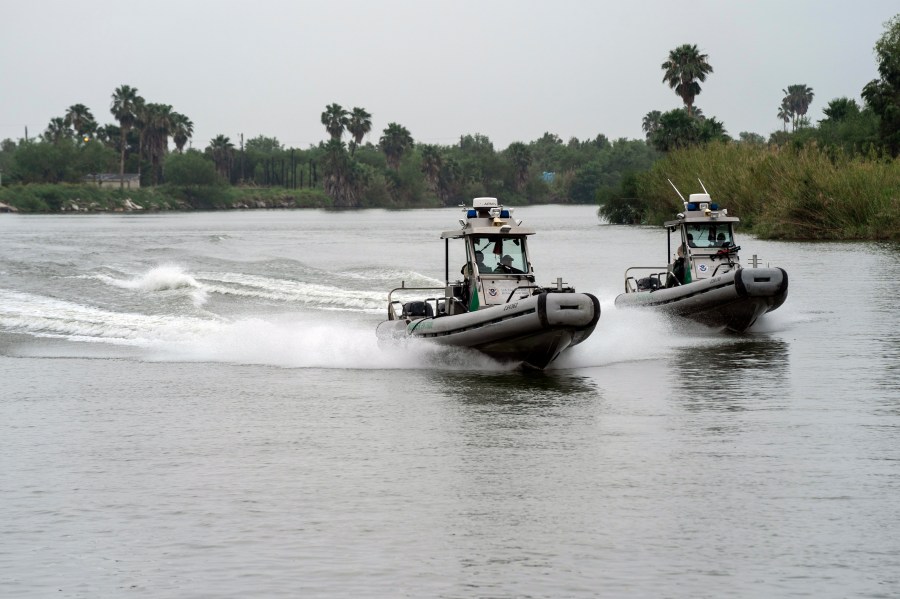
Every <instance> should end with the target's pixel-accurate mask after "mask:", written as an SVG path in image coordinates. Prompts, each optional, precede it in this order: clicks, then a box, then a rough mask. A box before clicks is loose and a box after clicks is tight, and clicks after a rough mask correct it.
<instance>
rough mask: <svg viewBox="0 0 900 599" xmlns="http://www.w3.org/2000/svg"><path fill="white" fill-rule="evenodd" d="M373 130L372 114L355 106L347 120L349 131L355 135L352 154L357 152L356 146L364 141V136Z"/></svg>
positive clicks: (351, 147)
mask: <svg viewBox="0 0 900 599" xmlns="http://www.w3.org/2000/svg"><path fill="white" fill-rule="evenodd" d="M371 130H372V115H371V114H369V113H368V112H366V111H365V109H363V108H358V107H355V108H354V109H353V112H351V113H350V118H349V120H348V121H347V131H349V132H350V135H352V136H353V141H352V142H350V155H351V156H352V155H353V154H354V153H355V152H356V147H357V146H358V145H359V144H361V143H362V140H363V137H365V136H366V134H367V133H368V132H369V131H371Z"/></svg>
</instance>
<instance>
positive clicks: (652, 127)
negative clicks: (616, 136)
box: [641, 110, 662, 141]
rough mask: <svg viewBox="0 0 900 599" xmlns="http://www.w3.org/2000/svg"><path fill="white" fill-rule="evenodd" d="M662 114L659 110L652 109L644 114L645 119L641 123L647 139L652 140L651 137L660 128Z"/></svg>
mask: <svg viewBox="0 0 900 599" xmlns="http://www.w3.org/2000/svg"><path fill="white" fill-rule="evenodd" d="M661 116H662V113H661V112H660V111H658V110H651V111H650V112H648V113H647V115H646V116H644V121H643V123H641V128H642V129H643V130H644V137H646V138H647V141H650V138H651V137H652V136H653V134H654V133H655V132H656V130H657V129H659V117H661Z"/></svg>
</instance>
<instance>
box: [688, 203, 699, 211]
mask: <svg viewBox="0 0 900 599" xmlns="http://www.w3.org/2000/svg"><path fill="white" fill-rule="evenodd" d="M696 209H697V203H696V202H688V210H696Z"/></svg>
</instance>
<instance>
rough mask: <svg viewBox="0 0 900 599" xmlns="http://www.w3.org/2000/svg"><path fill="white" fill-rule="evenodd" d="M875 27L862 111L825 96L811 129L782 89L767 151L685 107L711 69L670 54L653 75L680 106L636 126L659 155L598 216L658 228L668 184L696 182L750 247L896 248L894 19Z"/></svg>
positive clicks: (899, 208)
mask: <svg viewBox="0 0 900 599" xmlns="http://www.w3.org/2000/svg"><path fill="white" fill-rule="evenodd" d="M885 27H886V31H885V33H884V35H882V37H881V38H880V39H879V40H878V42H877V43H876V45H875V52H876V55H877V56H878V60H879V69H878V71H879V74H880V75H881V78H880V79H877V80H874V81H872V82H870V83H869V84H867V85H866V87H865V88H864V89H863V90H862V94H861V95H862V98H863V99H864V101H865V106H863V107H860V105H859V104H857V102H856V101H855V100H853V99H850V98H836V99H834V100H831V101H830V102H829V103H828V106H827V107H826V108H825V109H824V110H823V113H824V114H825V118H824V119H822V120H821V121H819V123H818V126H813V125H812V124H811V123H810V121H809V119H808V118H807V117H806V114H807V112H808V110H809V106H810V104H811V103H812V101H813V98H814V97H815V94H814V91H813V89H812V88H811V87H809V86H808V85H806V84H793V85H788V86H787V87H786V88H785V89H784V90H783V92H784V97H783V98H782V101H781V105H780V107H779V109H778V113H777V118H778V119H779V121H781V122H782V130H781V131H775V132H774V133H772V134H771V136H770V137H769V140H768V142H766V141H765V139H764V138H763V137H762V136H760V135H758V134H755V133H750V132H741V133H740V134H739V136H738V140H737V141H732V140H731V138H730V137H729V136H728V135H727V134H726V132H725V128H724V125H723V124H722V123H720V122H718V121H716V120H715V119H714V118H706V117H705V116H704V115H703V111H702V110H700V109H699V108H697V107H695V106H694V105H693V101H694V98H695V96H696V95H697V94H699V93H700V87H699V84H697V81H704V80H705V77H706V74H708V73H712V67H710V66H709V63H708V62H707V56H706V55H704V54H700V53H699V51H698V50H697V48H696V46H690V45H687V44H685V45H683V46H680V47H678V48H676V49H675V50H673V51H672V52H671V53H670V54H669V60H668V61H666V62H665V63H663V65H662V68H663V70H664V71H665V76H664V78H663V81H664V82H666V83H668V84H669V85H670V86H671V87H672V88H674V89H675V91H676V93H677V94H678V95H679V96H680V97H681V98H682V100H683V102H684V106H685V108H684V109H681V108H679V109H676V110H672V111H669V112H661V111H659V110H654V111H651V112H649V113H647V115H646V116H645V117H644V120H643V129H644V132H645V134H646V137H647V142H648V143H649V144H651V145H652V146H654V147H655V148H656V149H658V150H659V151H660V152H664V153H665V156H664V158H662V160H660V161H658V162H656V163H655V164H654V165H653V166H652V168H650V169H649V170H648V171H646V172H640V173H636V174H633V175H630V176H628V177H627V178H625V179H624V180H623V182H622V187H621V191H620V193H619V194H618V195H614V196H612V197H606V198H603V197H599V198H598V199H599V201H600V204H601V206H600V210H599V212H600V214H601V215H602V216H604V217H606V218H607V219H608V220H609V221H610V222H613V223H648V224H661V223H662V222H663V221H665V220H669V219H671V218H672V217H673V216H674V215H675V214H676V213H678V212H680V211H681V209H682V206H681V202H680V199H679V198H678V196H677V195H676V194H675V191H674V190H673V189H672V187H671V184H670V183H669V181H670V180H671V181H672V182H673V183H674V184H675V185H677V186H678V187H679V189H680V190H681V191H682V192H683V193H685V194H687V193H691V192H698V191H701V189H700V184H699V183H698V182H697V180H698V179H700V180H702V181H703V183H704V184H705V186H706V187H707V189H708V190H709V191H710V193H711V194H712V196H713V198H714V199H715V200H716V201H717V202H718V203H719V204H720V205H721V206H723V207H725V208H728V210H729V212H731V213H732V214H735V215H737V216H739V217H741V219H742V223H743V224H744V226H745V227H749V228H750V229H751V230H752V231H753V232H754V233H756V234H758V235H760V236H762V237H768V238H781V239H884V240H894V241H900V159H898V158H897V156H898V151H900V15H898V16H897V17H894V18H893V19H892V20H891V21H889V22H888V23H886V24H885ZM788 123H791V130H790V132H789V131H788V130H787V124H788Z"/></svg>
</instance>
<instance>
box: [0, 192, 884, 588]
mask: <svg viewBox="0 0 900 599" xmlns="http://www.w3.org/2000/svg"><path fill="white" fill-rule="evenodd" d="M460 216H461V213H458V212H457V210H456V209H442V210H412V211H383V210H368V211H357V212H325V211H312V210H310V211H246V212H227V213H226V212H213V213H189V214H143V215H93V216H72V215H69V216H21V215H0V397H2V399H0V594H2V596H4V597H85V598H95V597H121V596H123V595H126V594H128V595H131V596H146V597H178V598H184V597H385V598H388V597H390V598H394V597H447V598H450V597H542V598H544V597H546V598H559V597H621V596H639V597H724V596H734V597H897V596H900V310H898V307H897V294H896V287H897V282H898V281H900V260H898V258H900V248H898V246H897V245H896V244H887V245H884V244H874V243H818V244H814V243H776V242H766V241H761V240H757V239H754V238H752V237H749V236H740V235H739V238H738V243H740V244H741V245H742V247H743V251H742V256H743V258H744V261H745V262H746V261H747V259H748V258H749V257H750V255H751V254H757V255H758V256H759V257H760V259H761V261H762V263H763V264H770V265H772V266H781V267H783V268H785V269H786V270H787V272H788V274H789V276H790V291H789V296H788V299H787V302H786V303H785V305H784V306H782V307H781V308H780V309H779V310H778V311H776V312H774V313H772V314H769V315H766V316H764V317H763V318H762V319H761V320H760V321H759V322H758V323H757V325H755V327H754V328H753V329H751V331H750V332H749V333H747V334H744V335H729V334H718V333H717V334H712V333H710V332H708V331H705V330H703V329H701V328H698V327H695V326H690V325H685V324H684V323H679V322H670V321H668V320H666V319H665V318H663V317H660V316H657V315H654V314H651V313H644V312H634V311H630V312H629V311H624V310H616V309H615V308H614V306H613V303H612V302H613V299H614V297H615V295H616V294H617V293H619V290H620V289H621V287H622V277H623V272H624V270H625V268H626V267H628V266H633V265H653V264H658V263H662V262H664V260H665V256H666V248H665V233H664V232H663V231H662V230H661V229H655V228H640V227H618V226H609V225H606V224H604V223H602V222H600V221H599V220H598V219H597V217H596V214H595V211H594V209H593V208H592V207H588V206H580V207H563V206H541V207H523V208H519V209H517V211H516V213H515V216H516V217H517V218H520V219H523V220H524V221H525V223H526V224H528V225H530V226H533V227H535V228H536V229H537V230H538V234H537V235H536V236H535V237H534V238H533V239H532V245H531V251H532V257H533V261H534V265H535V268H536V270H537V275H538V282H539V283H544V284H549V283H551V282H554V281H555V280H556V278H557V277H562V278H563V280H564V281H565V282H566V283H569V284H571V285H573V286H575V287H576V289H578V290H579V291H587V292H591V293H594V294H596V295H597V296H598V297H599V298H600V300H601V305H602V308H603V311H602V316H601V318H600V322H599V324H598V326H597V329H596V331H595V333H594V334H593V336H592V337H591V338H590V339H588V340H587V341H586V342H585V343H583V344H582V345H579V346H577V347H575V348H573V349H571V350H570V351H568V352H567V353H565V354H563V356H561V358H560V359H559V360H558V361H557V362H555V363H554V365H553V368H551V369H550V370H548V371H546V372H544V373H539V374H534V373H523V372H519V371H517V370H511V369H510V368H509V367H507V366H505V365H503V364H498V363H495V362H493V361H491V360H489V359H487V358H485V357H482V356H480V355H477V354H472V353H469V352H466V351H459V350H457V351H447V350H441V349H434V348H430V347H428V346H424V347H415V348H406V349H398V350H391V351H382V350H380V349H379V348H378V346H377V344H376V341H375V334H374V330H375V327H376V325H377V323H378V322H379V321H380V320H381V319H382V318H383V317H384V315H385V314H386V296H387V292H388V291H389V290H390V289H391V288H393V287H395V286H399V283H400V281H401V280H403V281H406V284H407V285H419V286H424V285H434V284H440V282H441V281H442V280H443V278H444V245H443V242H442V241H440V240H439V238H438V236H439V233H440V232H441V231H442V230H446V229H453V228H456V227H457V225H456V221H457V219H458V218H459V217H460ZM739 233H740V232H739ZM453 259H454V261H455V262H457V261H458V262H460V263H461V259H457V255H456V254H455V253H454V255H453ZM455 262H454V263H455ZM457 268H458V267H457Z"/></svg>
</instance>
